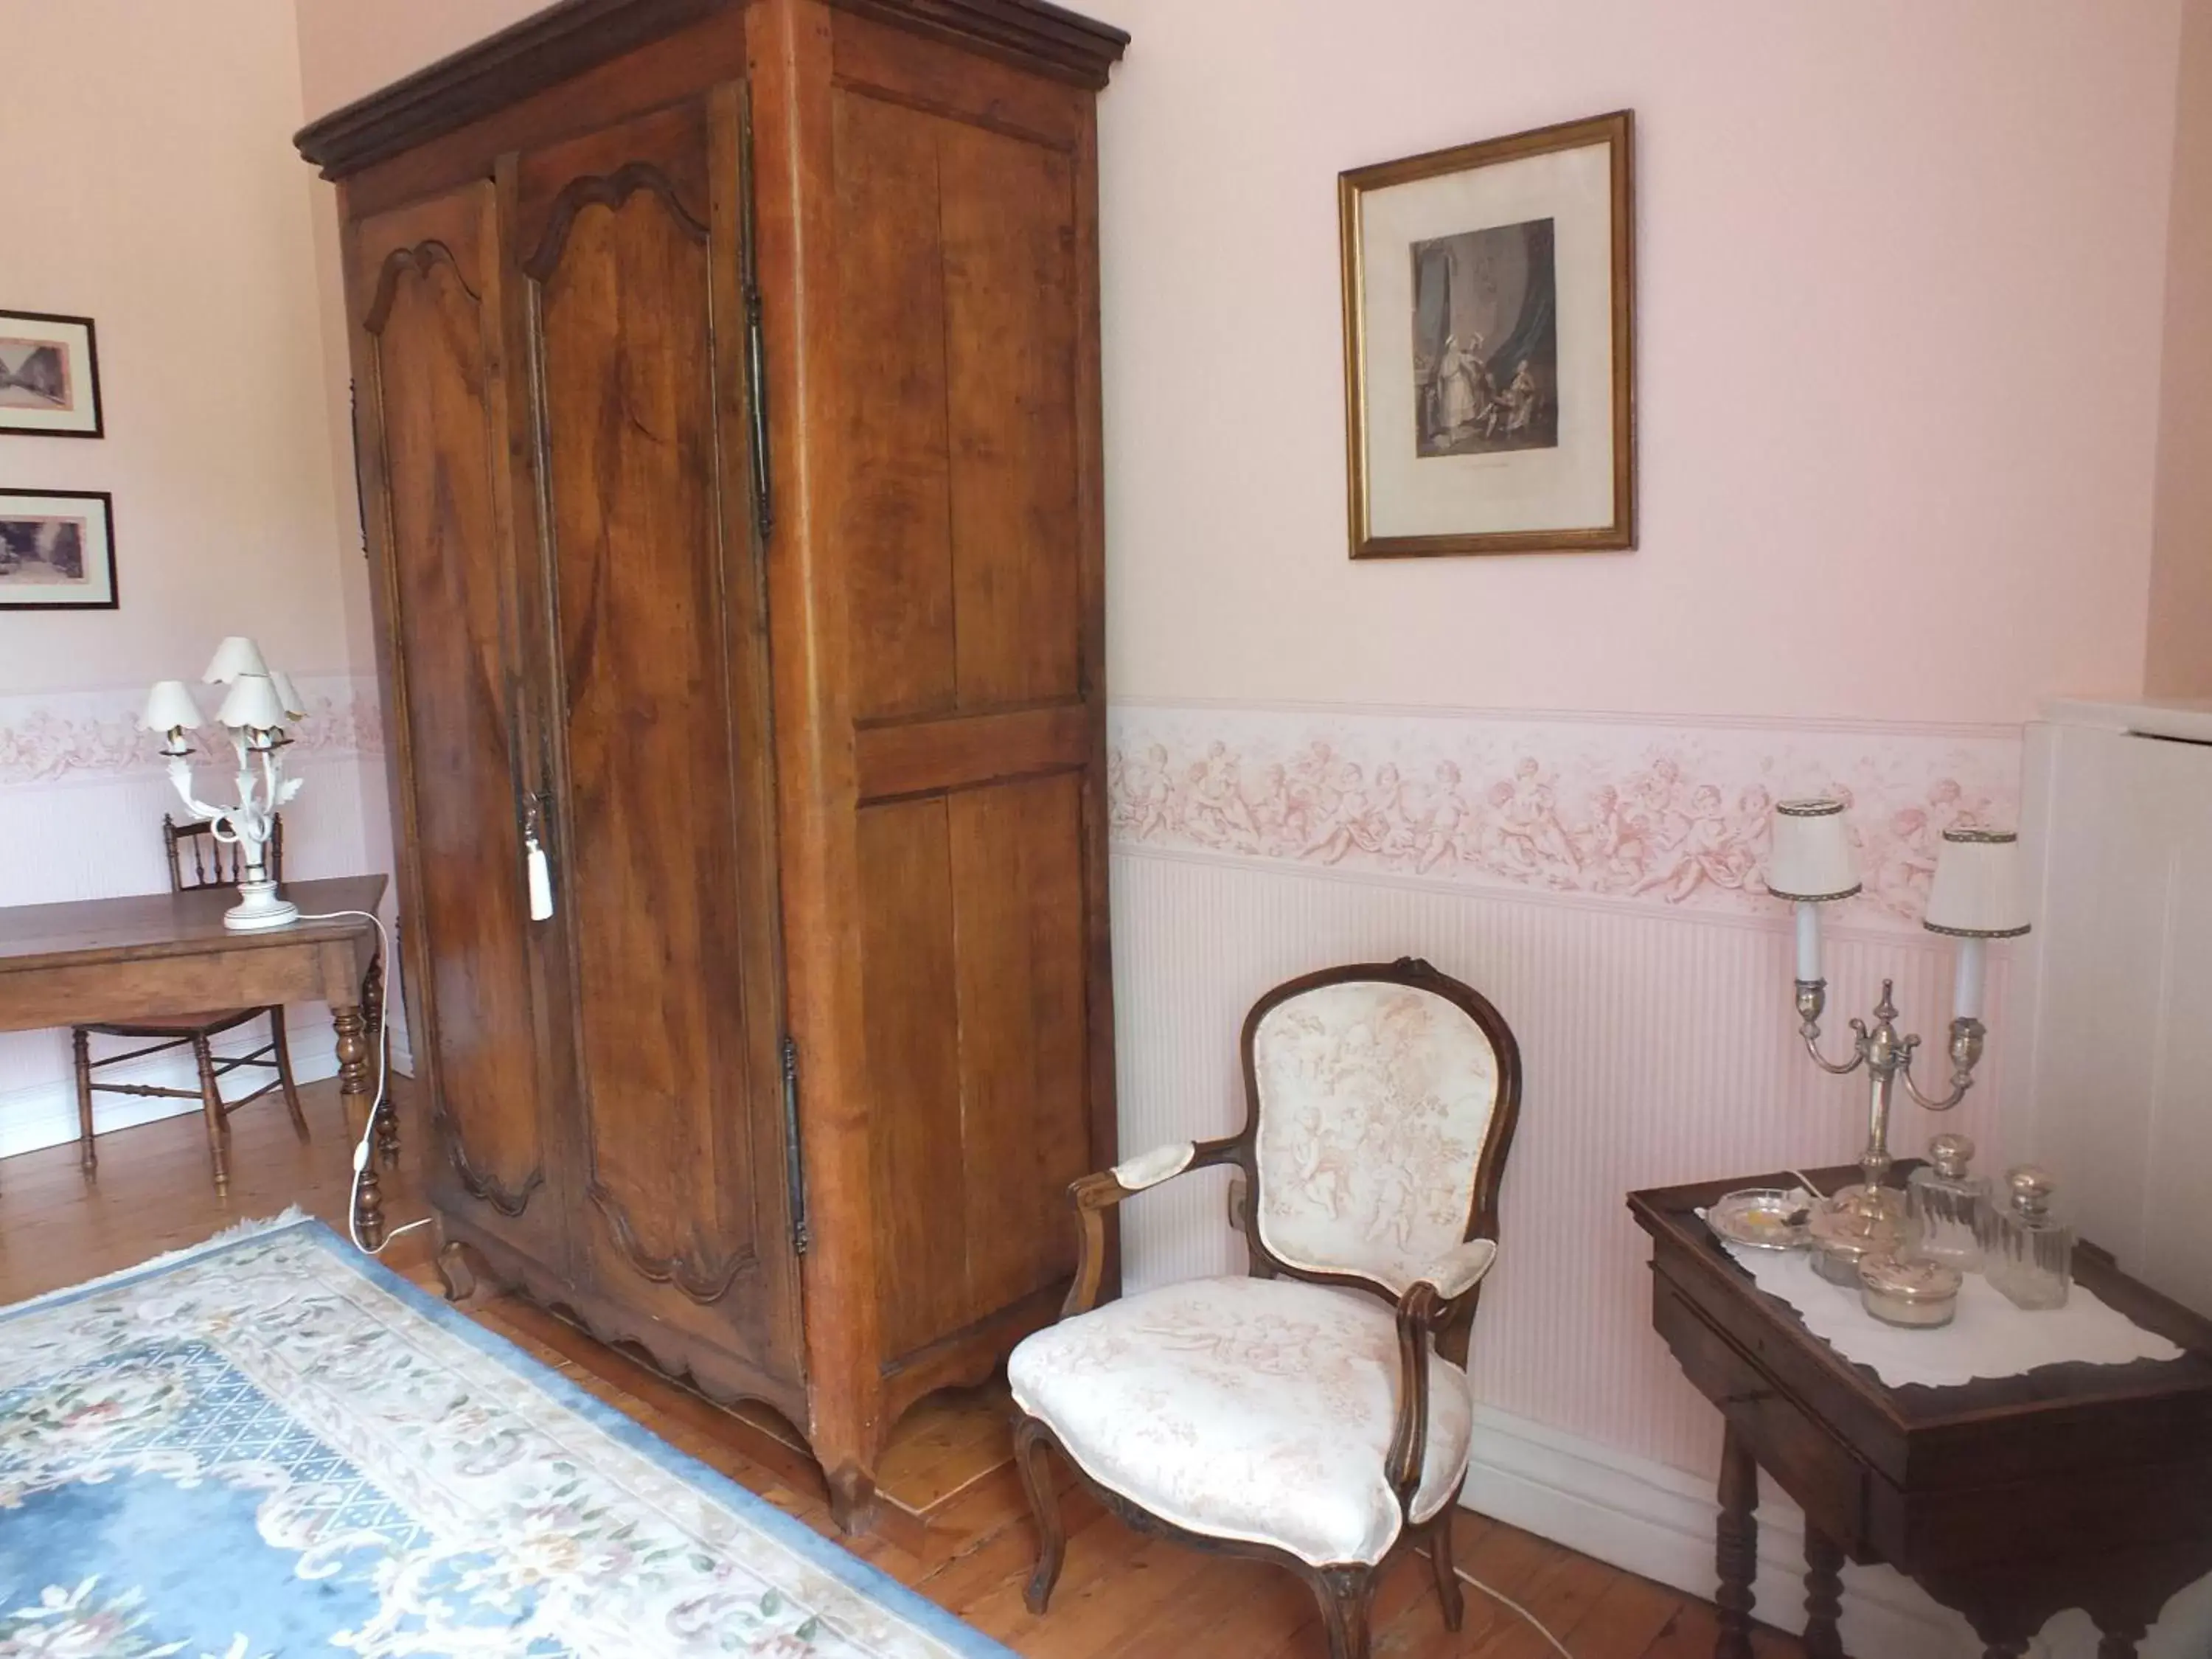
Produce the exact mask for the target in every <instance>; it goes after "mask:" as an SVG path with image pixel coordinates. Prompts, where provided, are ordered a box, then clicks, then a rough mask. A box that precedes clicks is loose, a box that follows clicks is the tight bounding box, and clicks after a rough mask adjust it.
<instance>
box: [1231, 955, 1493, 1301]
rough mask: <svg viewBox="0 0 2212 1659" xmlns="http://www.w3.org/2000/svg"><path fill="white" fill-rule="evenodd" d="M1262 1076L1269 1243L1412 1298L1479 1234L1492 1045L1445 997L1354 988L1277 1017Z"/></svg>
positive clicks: (1302, 1264) (1258, 1074) (1293, 1259)
mask: <svg viewBox="0 0 2212 1659" xmlns="http://www.w3.org/2000/svg"><path fill="white" fill-rule="evenodd" d="M1252 1066H1253V1074H1254V1081H1255V1085H1256V1086H1257V1088H1258V1091H1259V1102H1258V1105H1259V1114H1258V1117H1259V1122H1258V1127H1257V1142H1256V1148H1255V1151H1256V1156H1257V1161H1258V1165H1259V1174H1260V1182H1259V1188H1260V1194H1261V1203H1260V1209H1259V1227H1260V1237H1261V1240H1262V1241H1263V1242H1264V1243H1266V1245H1267V1249H1269V1250H1270V1251H1272V1252H1273V1254H1274V1255H1276V1256H1277V1257H1278V1258H1279V1259H1280V1260H1281V1261H1284V1262H1285V1263H1286V1264H1287V1265H1289V1266H1291V1267H1295V1268H1298V1269H1300V1270H1303V1271H1304V1272H1308V1273H1357V1274H1359V1275H1360V1276H1362V1277H1363V1278H1366V1279H1374V1280H1376V1282H1378V1283H1380V1284H1382V1285H1387V1286H1388V1287H1389V1289H1390V1291H1392V1292H1393V1293H1402V1292H1403V1291H1405V1289H1406V1287H1407V1285H1411V1284H1412V1283H1413V1280H1414V1279H1418V1278H1419V1277H1420V1276H1421V1274H1422V1273H1424V1272H1425V1271H1426V1270H1427V1269H1428V1268H1429V1267H1431V1266H1432V1265H1433V1264H1434V1263H1435V1262H1436V1261H1437V1259H1438V1258H1439V1257H1441V1256H1443V1255H1444V1253H1445V1252H1446V1251H1448V1250H1449V1249H1452V1247H1453V1246H1455V1245H1456V1244H1457V1243H1459V1242H1460V1238H1461V1236H1462V1231H1463V1230H1464V1229H1465V1228H1466V1225H1467V1216H1468V1205H1469V1204H1470V1202H1471V1201H1472V1198H1473V1194H1474V1181H1475V1171H1476V1168H1477V1166H1478V1164H1480V1161H1481V1158H1482V1150H1483V1143H1484V1140H1485V1139H1486V1136H1487V1135H1488V1133H1489V1129H1490V1121H1491V1116H1492V1113H1493V1112H1495V1111H1496V1109H1497V1106H1498V1055H1497V1053H1496V1051H1495V1050H1494V1049H1493V1048H1492V1047H1491V1043H1490V1039H1489V1037H1488V1036H1486V1034H1485V1033H1484V1031H1483V1029H1482V1027H1481V1026H1480V1025H1478V1024H1476V1023H1475V1022H1474V1019H1472V1018H1469V1017H1468V1014H1467V1013H1466V1012H1464V1011H1463V1010H1462V1009H1460V1008H1459V1007H1457V1006H1455V1005H1454V1004H1452V1003H1451V1002H1449V1001H1448V1000H1445V999H1444V998H1443V997H1441V996H1438V995H1437V994H1435V993H1433V992H1431V991H1425V990H1422V989H1420V988H1419V987H1415V986H1408V985H1393V984H1389V983H1384V982H1381V981H1359V980H1354V981H1346V982H1344V983H1341V984H1336V985H1323V986H1319V987H1316V988H1314V989H1312V990H1310V991H1307V992H1305V993H1304V994H1301V995H1298V996H1294V997H1291V998H1290V999H1288V1000H1285V1001H1284V1002H1281V1003H1279V1004H1277V1005H1276V1006H1274V1007H1273V1008H1272V1009H1270V1010H1269V1011H1268V1012H1267V1014H1266V1016H1265V1017H1264V1018H1262V1019H1261V1022H1260V1024H1259V1027H1258V1029H1257V1030H1255V1031H1254V1033H1253V1037H1252Z"/></svg>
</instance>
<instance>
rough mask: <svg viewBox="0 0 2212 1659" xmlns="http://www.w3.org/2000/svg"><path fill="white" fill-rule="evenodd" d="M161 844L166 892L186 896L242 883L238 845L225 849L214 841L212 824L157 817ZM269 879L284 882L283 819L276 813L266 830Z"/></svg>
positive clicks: (243, 866)
mask: <svg viewBox="0 0 2212 1659" xmlns="http://www.w3.org/2000/svg"><path fill="white" fill-rule="evenodd" d="M161 842H162V845H163V847H164V848H167V852H168V854H169V890H170V891H171V892H174V893H189V892H191V890H193V889H194V888H196V887H235V886H237V885H238V884H239V883H240V882H241V881H243V880H245V879H246V860H245V859H244V858H243V857H242V856H240V849H239V847H238V844H237V843H236V842H232V843H230V844H229V845H228V846H225V845H224V844H223V843H222V842H219V841H217V840H216V838H215V826H214V825H213V824H212V823H197V822H196V823H177V822H176V820H174V819H173V818H172V817H169V816H168V814H167V813H166V812H165V813H163V814H162V815H161ZM269 879H270V880H271V881H282V880H283V879H284V815H283V813H281V812H280V813H278V814H277V815H276V819H275V821H274V822H273V823H270V827H269Z"/></svg>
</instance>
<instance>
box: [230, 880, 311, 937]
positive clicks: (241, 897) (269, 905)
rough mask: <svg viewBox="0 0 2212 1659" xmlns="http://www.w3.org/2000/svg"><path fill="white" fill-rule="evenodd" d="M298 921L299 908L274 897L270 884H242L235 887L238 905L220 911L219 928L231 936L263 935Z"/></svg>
mask: <svg viewBox="0 0 2212 1659" xmlns="http://www.w3.org/2000/svg"><path fill="white" fill-rule="evenodd" d="M299 919H300V907H299V906H298V905H296V904H295V903H293V902H291V901H290V900H289V899H281V898H278V897H277V896H276V883H275V882H273V881H242V882H240V883H239V884H238V902H237V903H236V904H234V905H233V906H231V908H229V909H228V910H226V911H224V912H223V916H222V925H223V926H224V927H228V928H229V929H230V931H231V932H232V933H264V932H266V931H267V930H268V929H270V928H271V927H290V926H291V925H292V924H293V923H294V922H295V921H299Z"/></svg>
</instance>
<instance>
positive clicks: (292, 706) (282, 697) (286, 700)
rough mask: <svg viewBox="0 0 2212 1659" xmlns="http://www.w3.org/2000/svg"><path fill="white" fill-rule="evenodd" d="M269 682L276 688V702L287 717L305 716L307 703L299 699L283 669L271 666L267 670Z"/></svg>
mask: <svg viewBox="0 0 2212 1659" xmlns="http://www.w3.org/2000/svg"><path fill="white" fill-rule="evenodd" d="M269 684H270V685H272V686H274V687H275V688H276V701H277V703H278V704H279V705H280V706H281V707H282V708H283V710H284V713H285V715H286V716H287V718H289V719H291V720H305V719H306V718H307V703H306V702H304V701H302V700H301V696H300V693H299V691H298V690H296V689H295V687H294V686H293V684H292V681H291V678H290V676H289V675H287V674H286V673H285V672H284V671H283V669H281V668H272V669H270V671H269Z"/></svg>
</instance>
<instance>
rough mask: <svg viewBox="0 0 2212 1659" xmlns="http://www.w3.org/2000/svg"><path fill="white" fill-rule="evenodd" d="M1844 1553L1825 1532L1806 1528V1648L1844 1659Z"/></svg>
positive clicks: (1813, 1657) (1822, 1658)
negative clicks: (1841, 1625) (1839, 1625)
mask: <svg viewBox="0 0 2212 1659" xmlns="http://www.w3.org/2000/svg"><path fill="white" fill-rule="evenodd" d="M1843 1571H1844V1553H1843V1551H1842V1550H1841V1549H1839V1548H1838V1547H1837V1546H1836V1544H1835V1542H1834V1541H1832V1539H1830V1538H1829V1537H1828V1535H1827V1534H1826V1533H1822V1532H1816V1531H1814V1529H1813V1528H1811V1527H1808V1528H1805V1651H1806V1653H1807V1654H1808V1655H1809V1656H1810V1659H1844V1638H1843V1632H1842V1631H1841V1630H1839V1629H1838V1626H1837V1621H1838V1620H1840V1619H1841V1618H1842V1617H1843V1616H1844V1579H1843Z"/></svg>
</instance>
